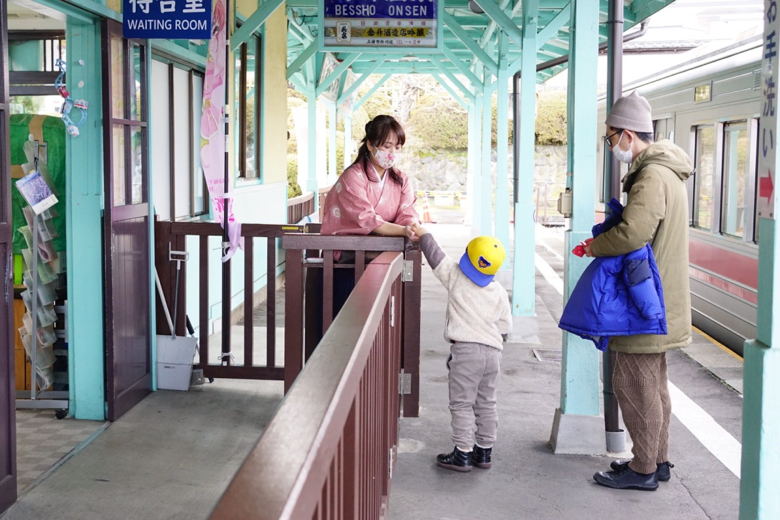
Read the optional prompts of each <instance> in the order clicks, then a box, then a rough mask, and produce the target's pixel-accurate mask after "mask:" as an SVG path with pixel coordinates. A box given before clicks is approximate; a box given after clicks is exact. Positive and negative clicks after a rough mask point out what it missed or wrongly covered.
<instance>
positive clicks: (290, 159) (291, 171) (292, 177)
mask: <svg viewBox="0 0 780 520" xmlns="http://www.w3.org/2000/svg"><path fill="white" fill-rule="evenodd" d="M302 194H303V191H302V190H301V187H300V186H299V185H298V160H297V159H296V158H295V156H294V155H288V156H287V198H288V199H291V198H293V197H297V196H298V195H302Z"/></svg>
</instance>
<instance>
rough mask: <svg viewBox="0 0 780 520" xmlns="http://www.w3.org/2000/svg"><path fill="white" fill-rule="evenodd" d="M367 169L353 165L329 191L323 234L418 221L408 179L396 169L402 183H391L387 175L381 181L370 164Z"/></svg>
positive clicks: (362, 231) (360, 231) (356, 232)
mask: <svg viewBox="0 0 780 520" xmlns="http://www.w3.org/2000/svg"><path fill="white" fill-rule="evenodd" d="M369 170H370V171H369V172H365V171H364V170H363V166H362V165H360V164H357V163H355V164H353V165H352V166H350V167H349V168H347V169H346V170H344V173H342V174H341V176H340V177H339V180H338V181H336V184H334V185H333V188H331V190H330V191H329V192H328V196H327V198H326V199H325V209H324V211H323V218H322V234H323V235H368V234H369V233H371V232H372V231H374V230H375V229H376V228H378V227H379V226H381V225H382V224H384V223H385V222H390V223H393V224H398V225H400V226H407V225H410V224H412V223H414V222H418V221H419V217H418V215H417V212H416V211H415V209H414V201H415V195H414V191H412V186H411V183H410V182H409V178H408V177H407V176H406V175H404V174H403V173H401V172H398V170H396V172H397V173H398V175H399V176H400V177H401V180H402V184H397V183H396V182H394V181H393V179H391V178H390V177H389V174H385V175H388V177H387V179H385V182H384V183H382V182H380V179H379V175H378V174H377V173H376V170H375V169H374V165H373V164H370V168H369Z"/></svg>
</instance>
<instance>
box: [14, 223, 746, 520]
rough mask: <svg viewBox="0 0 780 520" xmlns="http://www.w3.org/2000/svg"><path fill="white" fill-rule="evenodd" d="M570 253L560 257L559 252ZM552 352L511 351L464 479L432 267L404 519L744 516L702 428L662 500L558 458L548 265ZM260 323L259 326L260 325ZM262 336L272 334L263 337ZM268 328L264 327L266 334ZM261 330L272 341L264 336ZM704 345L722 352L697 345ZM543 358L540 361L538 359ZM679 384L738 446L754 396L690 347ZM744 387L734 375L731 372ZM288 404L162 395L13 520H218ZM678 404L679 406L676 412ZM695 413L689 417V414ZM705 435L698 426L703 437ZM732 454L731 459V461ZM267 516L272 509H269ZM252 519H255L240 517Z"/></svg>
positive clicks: (443, 234) (549, 240) (41, 486)
mask: <svg viewBox="0 0 780 520" xmlns="http://www.w3.org/2000/svg"><path fill="white" fill-rule="evenodd" d="M429 228H430V229H431V231H432V232H434V233H435V236H436V237H437V239H439V242H440V243H441V244H442V245H443V246H444V248H445V249H446V250H447V251H448V252H449V253H450V254H452V255H453V256H459V254H460V253H461V252H462V251H463V248H464V247H465V244H466V243H467V241H468V238H469V237H468V230H467V229H466V228H465V227H463V226H460V225H451V224H449V225H448V224H437V225H431V226H429ZM556 236H557V235H556V234H555V233H554V232H551V233H550V234H549V236H548V234H546V232H545V231H544V230H540V231H539V232H538V234H537V247H536V251H537V253H538V254H539V255H540V257H542V258H543V259H544V260H545V261H546V262H548V263H549V265H550V266H551V267H552V270H553V271H555V272H556V273H559V274H560V272H561V270H562V263H560V262H559V260H558V258H557V257H556V256H555V255H556V254H557V255H558V256H560V253H561V252H562V251H560V249H559V248H558V246H556V245H551V244H554V242H555V239H556ZM556 251H557V253H556ZM536 296H537V298H536V302H537V306H536V308H537V317H538V328H539V331H538V336H539V338H540V343H539V344H530V343H529V344H510V345H507V346H506V348H505V350H504V358H503V363H502V380H501V382H500V385H499V417H500V421H501V424H500V427H499V440H498V442H497V443H496V446H495V451H494V464H493V467H492V468H491V469H490V470H477V469H475V470H474V471H472V472H471V473H469V474H458V473H454V472H451V471H447V470H442V469H440V468H437V467H436V466H435V463H434V457H435V456H436V454H437V453H441V452H444V451H449V450H450V449H451V448H452V446H451V442H450V438H449V437H450V433H449V421H450V417H449V411H448V409H447V369H446V366H445V360H446V357H447V352H448V345H447V344H445V342H444V340H443V338H442V327H443V325H444V306H443V305H442V302H443V301H444V298H445V294H444V290H443V288H442V287H441V286H440V284H439V283H438V281H437V280H436V279H435V278H434V277H433V275H432V274H431V272H430V269H429V268H428V267H427V266H424V267H423V297H422V309H421V312H422V325H421V335H422V346H421V350H422V356H421V374H422V375H421V413H420V417H419V418H415V419H404V420H402V423H401V443H400V446H399V457H398V463H397V466H396V469H395V472H394V478H393V482H392V488H391V496H390V517H392V518H395V519H415V520H416V519H473V518H486V519H534V520H536V519H548V518H549V519H585V518H613V517H615V518H637V519H666V518H683V519H689V518H690V519H704V518H713V519H715V518H717V519H721V518H722V519H727V518H728V519H732V518H737V511H738V501H739V479H738V477H737V476H735V474H734V473H733V472H732V471H730V470H729V469H728V468H727V467H726V466H725V465H724V463H723V462H721V461H720V459H718V458H717V457H716V456H715V455H713V453H711V452H710V451H709V450H708V449H707V448H705V447H704V445H703V444H702V441H701V440H700V439H699V438H698V437H697V436H696V435H695V434H694V433H692V431H691V430H690V429H689V427H694V426H695V424H692V423H691V422H690V420H689V419H690V417H683V419H685V421H686V424H688V425H689V426H686V425H685V424H684V423H683V421H681V420H680V417H678V416H677V415H676V416H675V417H673V419H672V425H671V448H670V449H671V451H670V459H671V461H672V462H673V463H674V464H675V465H676V466H675V468H674V469H673V470H672V472H673V477H672V480H671V481H670V482H668V483H662V484H661V487H660V489H659V490H658V491H655V492H642V491H615V490H610V489H607V488H603V487H600V486H598V485H596V484H595V482H593V480H592V475H593V473H594V472H596V471H601V470H606V469H608V465H609V462H610V461H611V460H612V459H611V458H609V457H595V456H588V455H577V456H572V455H553V454H552V452H551V451H550V448H549V447H548V445H547V442H548V440H549V437H550V432H551V428H552V423H553V415H554V411H555V408H556V407H557V406H558V405H559V389H560V375H561V372H560V371H561V368H560V361H557V360H556V356H555V355H554V354H555V353H556V352H558V351H560V348H561V332H560V330H559V329H558V328H557V326H556V319H557V317H558V316H560V312H561V309H562V300H561V297H560V294H559V293H558V292H557V291H556V289H555V288H554V285H551V283H550V281H549V280H548V279H547V278H545V277H544V276H542V274H541V272H540V271H539V270H537V276H536ZM255 325H259V324H258V323H255ZM261 330H262V329H261ZM261 330H259V331H258V332H261ZM260 335H261V334H260ZM696 344H697V345H700V347H701V348H702V349H705V350H706V349H707V347H708V344H709V352H714V351H715V350H717V347H716V346H714V345H713V344H712V343H708V342H707V341H706V339H702V338H701V337H697V338H696ZM534 349H537V351H538V350H542V351H544V350H548V351H551V352H549V353H548V354H549V355H547V356H545V355H544V352H542V354H543V355H542V356H541V360H540V359H539V357H538V356H537V355H535V354H534V352H533V350H534ZM669 373H670V380H671V381H672V382H673V383H674V384H675V385H676V386H677V387H678V388H679V389H680V391H681V392H682V393H684V395H686V396H688V397H689V398H690V399H691V400H692V401H694V402H695V403H696V404H697V405H698V406H699V407H701V409H702V410H704V411H705V412H706V414H708V416H709V417H711V418H712V419H713V420H714V421H715V422H716V423H717V424H718V425H720V426H719V427H722V429H724V431H725V432H726V434H727V435H729V436H731V437H732V440H734V441H735V442H736V443H737V446H738V443H739V441H740V440H741V398H740V396H739V394H738V393H737V392H735V391H734V390H733V387H737V386H738V385H737V384H735V382H734V381H730V382H729V385H726V384H724V383H723V382H721V380H720V379H718V378H717V377H715V376H714V375H713V374H712V373H711V372H710V371H708V370H707V369H705V368H703V367H702V366H701V365H700V364H699V363H697V362H696V361H694V360H693V359H692V358H690V357H689V356H687V355H686V354H685V353H684V351H675V352H672V353H670V355H669ZM728 377H729V379H730V380H731V379H732V378H733V377H734V374H733V373H729V374H728ZM281 397H282V384H281V383H280V382H248V381H227V380H217V381H216V382H215V383H213V384H210V385H209V384H207V385H204V386H201V387H195V388H193V389H191V390H190V391H189V392H170V391H162V392H157V393H155V394H153V395H150V396H149V397H147V398H146V399H145V400H144V401H143V402H141V403H140V404H139V405H138V406H136V407H135V408H134V409H133V410H131V411H130V412H129V413H128V414H127V415H125V416H124V417H122V418H121V419H119V420H118V421H116V422H114V423H113V424H112V425H111V426H110V427H109V428H108V429H107V430H106V431H105V432H104V433H103V434H102V435H100V436H99V437H98V438H97V439H96V440H95V441H93V442H92V443H91V444H90V445H88V446H87V447H86V448H84V449H83V450H82V451H81V452H79V453H77V454H76V455H74V456H72V457H71V458H70V459H69V460H68V461H67V462H65V463H64V464H62V465H61V466H60V467H59V468H57V469H56V470H55V471H53V472H52V473H51V474H50V476H49V477H48V478H46V479H45V480H43V481H41V482H39V483H38V484H37V485H36V486H34V487H33V488H32V489H30V490H29V491H28V492H27V493H26V494H24V495H23V496H22V497H20V499H19V501H18V502H17V504H15V505H14V506H13V507H12V508H11V509H10V510H9V511H8V512H7V513H6V515H5V516H3V517H2V518H3V519H8V520H11V519H13V520H38V519H41V520H43V519H52V518H56V519H62V520H69V519H74V520H75V519H83V520H91V519H96V520H97V519H101V520H109V519H180V518H181V519H185V518H186V519H198V518H207V517H208V516H209V514H210V512H211V510H212V508H213V506H214V505H215V504H216V502H217V500H218V499H219V497H220V495H221V493H222V491H223V490H224V489H225V487H226V486H227V484H228V482H229V480H230V478H231V477H232V475H233V474H234V473H235V471H236V470H237V469H238V467H239V465H240V464H241V462H242V461H243V459H244V457H245V456H246V454H247V453H248V452H249V450H250V449H251V448H252V446H253V445H254V443H255V442H256V440H257V439H258V438H259V436H260V434H261V432H262V430H263V428H264V427H265V425H266V424H267V423H268V421H269V420H270V418H271V417H272V415H273V413H274V411H275V410H276V408H277V406H278V404H279V402H280V401H281ZM674 406H675V407H676V406H677V403H676V402H675V403H674ZM675 413H676V414H680V415H682V414H685V413H687V412H686V408H677V409H676V411H675ZM694 430H696V428H694ZM721 455H722V454H721ZM257 516H258V518H262V512H260V511H258V515H257ZM237 520H242V519H237Z"/></svg>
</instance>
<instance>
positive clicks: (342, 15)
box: [320, 0, 441, 50]
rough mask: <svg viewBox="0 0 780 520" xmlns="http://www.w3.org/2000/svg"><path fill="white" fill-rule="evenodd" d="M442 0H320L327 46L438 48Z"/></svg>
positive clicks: (322, 40) (323, 36) (322, 30)
mask: <svg viewBox="0 0 780 520" xmlns="http://www.w3.org/2000/svg"><path fill="white" fill-rule="evenodd" d="M440 1H441V0H320V2H321V12H322V13H323V17H322V22H321V24H322V26H321V31H320V34H321V37H320V38H321V43H322V45H323V46H324V47H328V48H335V47H345V48H351V47H369V48H370V47H377V48H380V49H382V50H391V49H393V48H399V49H409V48H414V49H426V48H428V49H436V48H438V45H439V41H440V36H441V35H440V29H441V25H440V23H439V14H440V10H441V9H440V8H439V7H440V6H439V2H440Z"/></svg>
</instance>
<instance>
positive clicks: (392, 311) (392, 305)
mask: <svg viewBox="0 0 780 520" xmlns="http://www.w3.org/2000/svg"><path fill="white" fill-rule="evenodd" d="M390 326H391V327H395V295H393V296H391V297H390Z"/></svg>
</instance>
